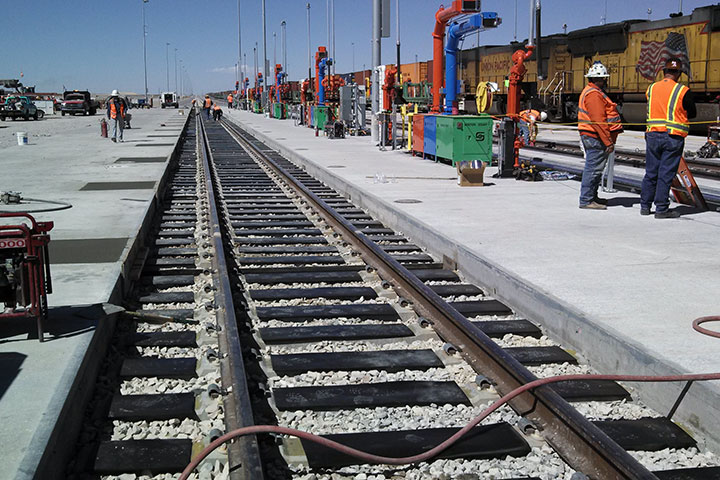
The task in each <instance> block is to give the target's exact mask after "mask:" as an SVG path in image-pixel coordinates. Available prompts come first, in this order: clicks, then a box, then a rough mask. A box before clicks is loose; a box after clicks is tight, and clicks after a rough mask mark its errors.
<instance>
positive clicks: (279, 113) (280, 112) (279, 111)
mask: <svg viewBox="0 0 720 480" xmlns="http://www.w3.org/2000/svg"><path fill="white" fill-rule="evenodd" d="M273 118H277V119H283V118H285V104H284V103H273Z"/></svg>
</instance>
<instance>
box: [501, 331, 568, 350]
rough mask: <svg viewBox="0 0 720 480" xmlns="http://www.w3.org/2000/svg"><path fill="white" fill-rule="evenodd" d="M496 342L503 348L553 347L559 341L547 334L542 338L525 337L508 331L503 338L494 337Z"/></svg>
mask: <svg viewBox="0 0 720 480" xmlns="http://www.w3.org/2000/svg"><path fill="white" fill-rule="evenodd" d="M493 340H495V342H496V343H497V344H498V345H500V346H501V347H503V348H506V347H552V346H556V345H557V343H555V342H553V341H552V340H550V339H549V338H548V337H546V336H545V335H543V336H541V337H540V338H535V337H523V336H519V335H513V334H511V333H508V334H507V335H505V336H503V337H502V338H495V339H493Z"/></svg>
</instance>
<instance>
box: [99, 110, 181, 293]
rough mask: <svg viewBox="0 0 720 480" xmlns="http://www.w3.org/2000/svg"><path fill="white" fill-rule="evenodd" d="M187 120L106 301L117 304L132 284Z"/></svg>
mask: <svg viewBox="0 0 720 480" xmlns="http://www.w3.org/2000/svg"><path fill="white" fill-rule="evenodd" d="M189 122H190V113H188V114H187V115H186V116H185V123H184V125H183V130H182V132H181V133H180V135H178V137H177V138H176V139H175V145H174V146H173V149H172V151H171V152H170V153H169V154H168V156H167V158H166V159H165V171H164V172H163V174H162V176H161V177H160V180H159V181H158V182H157V183H156V185H155V188H154V192H153V198H152V200H151V201H150V203H149V204H148V206H147V208H146V210H145V215H144V217H143V220H142V222H141V224H140V228H139V229H138V231H137V234H136V235H135V237H134V238H131V239H130V240H128V244H127V245H126V247H125V250H123V254H122V255H121V257H120V260H119V262H120V274H119V276H118V280H117V282H116V283H115V285H114V286H113V289H112V290H111V293H110V298H109V299H108V302H113V303H118V304H120V303H122V301H123V299H124V298H125V296H126V294H127V293H128V292H129V289H130V288H131V286H132V282H133V279H132V278H131V270H132V269H133V266H134V265H135V262H136V261H137V260H138V259H139V256H140V254H141V252H142V251H143V248H145V242H146V239H147V236H148V233H149V230H150V228H151V226H152V222H153V221H154V220H155V216H156V214H157V212H158V211H159V207H160V203H161V201H162V198H163V196H164V194H165V190H166V188H167V184H168V181H169V179H170V175H171V174H172V169H171V168H170V166H171V162H172V160H173V158H175V157H176V156H177V155H178V151H179V149H180V145H181V144H182V142H183V141H184V140H185V136H186V135H187V126H188V123H189Z"/></svg>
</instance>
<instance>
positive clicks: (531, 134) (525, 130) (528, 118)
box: [518, 109, 547, 146]
mask: <svg viewBox="0 0 720 480" xmlns="http://www.w3.org/2000/svg"><path fill="white" fill-rule="evenodd" d="M518 116H519V117H520V121H519V122H518V127H519V128H520V133H521V134H522V136H523V137H524V138H525V145H531V146H535V137H537V125H536V124H535V122H537V121H538V119H540V121H541V122H544V121H545V120H547V113H545V112H540V111H538V110H532V109H527V110H523V111H522V112H520V113H519V114H518Z"/></svg>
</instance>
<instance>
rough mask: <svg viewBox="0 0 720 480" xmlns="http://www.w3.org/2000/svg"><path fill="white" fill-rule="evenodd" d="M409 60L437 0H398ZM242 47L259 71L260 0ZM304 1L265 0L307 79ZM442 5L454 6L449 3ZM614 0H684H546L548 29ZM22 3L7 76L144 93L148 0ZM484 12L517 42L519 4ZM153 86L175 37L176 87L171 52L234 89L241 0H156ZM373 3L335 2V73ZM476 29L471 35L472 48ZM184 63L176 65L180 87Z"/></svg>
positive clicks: (3, 62)
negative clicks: (492, 15)
mask: <svg viewBox="0 0 720 480" xmlns="http://www.w3.org/2000/svg"><path fill="white" fill-rule="evenodd" d="M395 1H398V0H392V9H391V10H392V15H393V18H392V35H391V37H390V38H387V39H384V40H383V45H382V46H383V54H382V60H383V63H394V61H395V18H394V15H395ZM399 1H400V8H401V12H400V37H401V44H402V52H401V55H402V58H401V60H402V62H403V63H405V62H412V61H415V55H416V54H417V55H418V59H419V60H427V59H429V58H430V57H431V52H432V38H431V30H432V28H433V25H434V13H435V11H436V10H437V9H438V7H439V5H440V3H441V1H440V0H399ZM240 2H241V7H242V11H241V22H242V42H243V50H244V51H245V53H246V55H247V63H248V64H249V66H250V68H251V69H252V66H253V47H254V45H255V42H256V41H257V42H258V47H259V50H260V54H259V56H260V58H262V21H261V14H260V12H261V7H260V5H261V0H240ZM306 2H307V0H266V12H267V32H268V33H267V45H268V61H269V63H271V64H272V61H273V36H272V34H273V32H276V33H277V56H278V61H280V59H279V57H280V56H281V55H280V52H281V46H280V22H281V21H282V20H285V21H286V22H287V43H288V64H289V65H288V67H289V69H288V72H289V74H290V78H291V79H293V80H295V79H298V78H302V77H303V76H304V74H305V72H306V71H307V23H306V9H305V4H306ZM310 3H311V9H310V14H311V41H312V46H313V51H314V50H315V49H316V48H317V46H318V45H321V44H322V45H324V44H325V43H326V39H327V22H326V0H310ZM445 3H449V0H447V1H446V2H445ZM606 3H607V21H608V22H616V21H620V20H625V19H629V18H647V16H648V14H647V9H648V8H652V10H653V13H652V18H653V19H660V18H665V17H667V15H668V14H669V13H670V12H674V11H677V9H678V0H632V1H628V0H607V1H606V2H605V1H604V0H544V1H543V33H545V34H550V33H556V32H561V31H562V25H563V24H564V23H567V25H568V30H574V29H578V28H584V27H587V26H591V25H596V24H599V23H600V21H601V18H602V16H603V15H604V11H605V4H606ZM712 3H713V1H712V0H685V1H684V2H683V10H684V11H685V13H690V12H691V11H692V9H693V8H696V7H699V6H704V5H709V4H712ZM19 4H22V9H21V10H22V11H23V13H22V14H21V15H20V18H22V21H17V22H16V21H7V20H8V19H9V18H11V17H12V15H9V16H8V15H5V16H4V17H5V21H3V25H2V28H0V45H2V46H3V47H2V50H1V51H2V53H1V54H0V78H18V77H19V75H20V72H23V73H24V78H23V81H24V83H25V84H26V85H37V89H38V91H41V90H42V91H61V90H62V87H63V85H64V86H66V87H67V88H78V89H80V88H82V89H85V88H87V89H90V90H91V91H93V92H99V93H100V92H108V91H109V90H111V89H113V88H117V89H119V90H122V91H134V92H142V91H143V89H144V87H143V58H142V53H143V52H142V17H141V13H142V0H64V1H63V2H58V1H57V0H23V1H22V2H17V1H11V0H0V5H2V6H3V7H4V8H3V10H4V11H6V12H8V11H12V10H13V8H15V7H17V6H18V5H19ZM517 5H518V7H517V8H518V13H517V29H518V39H519V40H521V39H524V38H526V37H527V31H528V11H529V7H528V5H529V3H528V0H517ZM482 6H483V9H484V10H487V11H496V12H498V14H499V15H500V16H501V17H502V18H503V24H502V25H501V26H500V27H499V28H497V29H496V30H491V31H487V32H483V33H481V34H480V43H481V44H504V43H507V42H509V41H511V40H512V39H513V36H514V30H515V21H514V16H515V2H514V1H513V0H484V1H483V2H482ZM145 8H146V22H147V25H148V35H147V64H148V89H149V91H150V92H151V93H153V92H158V91H159V90H164V89H165V88H166V62H165V50H166V43H167V42H169V43H170V47H169V51H170V55H169V57H170V88H171V89H174V88H175V72H174V65H175V63H174V55H175V50H174V49H175V48H177V49H178V59H179V60H182V65H184V67H185V70H186V71H187V75H186V76H185V77H184V78H185V82H184V83H185V85H186V87H187V86H188V85H190V84H192V87H193V89H194V91H195V93H201V92H205V91H216V90H224V89H229V88H231V87H232V86H233V84H234V81H235V72H234V65H235V63H236V62H237V58H238V53H237V52H238V41H237V30H238V22H237V18H238V12H237V0H149V3H147V4H146V5H145ZM371 17H372V2H371V0H335V31H336V34H335V44H336V49H337V51H338V52H339V53H337V54H334V55H333V56H334V57H335V59H336V65H337V67H336V68H337V72H338V73H340V72H346V71H351V70H352V63H353V60H352V50H353V49H352V46H351V44H352V43H355V48H354V50H355V69H356V70H360V69H361V68H362V67H363V64H365V65H366V66H367V67H368V68H369V65H370V62H371V49H370V48H371V46H370V37H371V33H372V18H371ZM476 38H477V37H476V36H472V38H471V39H470V40H467V41H466V42H465V48H467V47H468V46H470V45H474V44H475V42H476ZM180 65H181V63H180V62H178V89H179V87H180V83H181V82H180V78H181V69H180Z"/></svg>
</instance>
